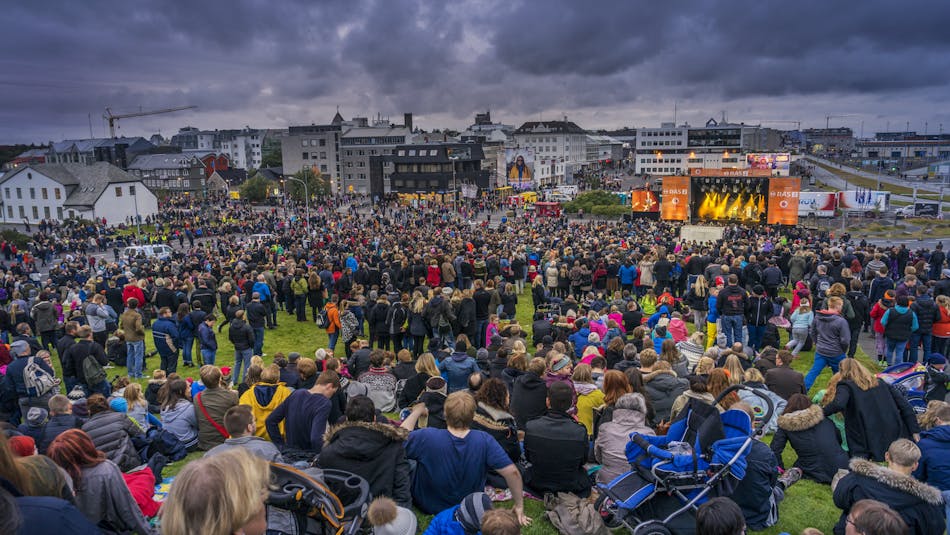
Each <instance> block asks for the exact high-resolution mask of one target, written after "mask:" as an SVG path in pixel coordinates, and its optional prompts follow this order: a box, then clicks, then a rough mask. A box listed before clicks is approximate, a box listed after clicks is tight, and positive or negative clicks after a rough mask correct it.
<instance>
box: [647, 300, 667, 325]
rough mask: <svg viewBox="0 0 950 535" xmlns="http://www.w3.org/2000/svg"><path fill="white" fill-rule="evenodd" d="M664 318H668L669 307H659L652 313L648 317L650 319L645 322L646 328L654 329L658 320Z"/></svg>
mask: <svg viewBox="0 0 950 535" xmlns="http://www.w3.org/2000/svg"><path fill="white" fill-rule="evenodd" d="M664 316H665V317H667V318H668V317H670V307H668V306H666V305H661V306H660V307H659V308H658V309H657V310H656V312H654V313H653V315H652V316H650V319H648V320H647V327H649V328H651V329H652V328H654V327H656V324H657V323H659V322H660V318H662V317H664Z"/></svg>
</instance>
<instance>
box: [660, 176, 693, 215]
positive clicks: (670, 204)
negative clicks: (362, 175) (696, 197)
mask: <svg viewBox="0 0 950 535" xmlns="http://www.w3.org/2000/svg"><path fill="white" fill-rule="evenodd" d="M660 219H665V220H667V221H686V220H688V219H689V177H688V176H667V177H663V203H662V204H661V205H660Z"/></svg>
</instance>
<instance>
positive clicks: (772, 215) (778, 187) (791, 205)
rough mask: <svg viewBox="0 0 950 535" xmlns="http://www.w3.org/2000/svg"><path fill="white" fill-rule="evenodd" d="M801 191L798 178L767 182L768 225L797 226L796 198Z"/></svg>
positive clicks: (775, 179) (800, 183)
mask: <svg viewBox="0 0 950 535" xmlns="http://www.w3.org/2000/svg"><path fill="white" fill-rule="evenodd" d="M801 190H802V181H801V179H800V178H772V179H770V180H769V212H768V223H769V224H770V225H797V224H798V197H799V195H800V193H801Z"/></svg>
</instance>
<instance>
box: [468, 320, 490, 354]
mask: <svg viewBox="0 0 950 535" xmlns="http://www.w3.org/2000/svg"><path fill="white" fill-rule="evenodd" d="M487 329H488V320H477V321H476V322H475V330H476V331H478V332H477V333H476V334H475V338H476V339H475V340H472V342H474V343H475V347H478V348H482V347H485V331H486V330H487Z"/></svg>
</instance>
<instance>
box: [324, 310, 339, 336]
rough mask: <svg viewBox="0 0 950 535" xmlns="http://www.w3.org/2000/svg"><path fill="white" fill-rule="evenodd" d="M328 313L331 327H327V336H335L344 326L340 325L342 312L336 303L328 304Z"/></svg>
mask: <svg viewBox="0 0 950 535" xmlns="http://www.w3.org/2000/svg"><path fill="white" fill-rule="evenodd" d="M326 311H327V319H328V320H330V323H329V325H327V334H333V333H335V332H337V331H338V330H340V327H342V326H343V324H341V323H340V310H339V309H338V308H337V307H336V305H335V304H334V303H327V306H326Z"/></svg>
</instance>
